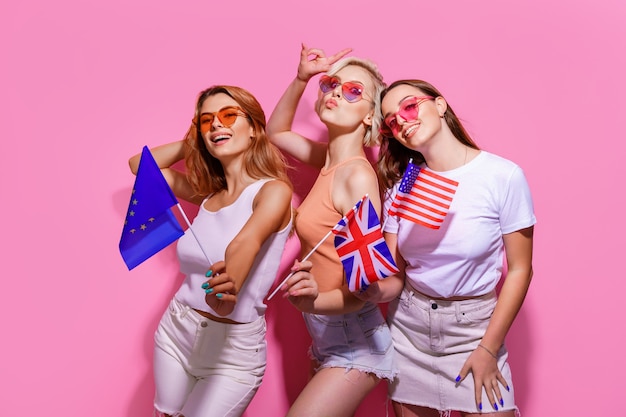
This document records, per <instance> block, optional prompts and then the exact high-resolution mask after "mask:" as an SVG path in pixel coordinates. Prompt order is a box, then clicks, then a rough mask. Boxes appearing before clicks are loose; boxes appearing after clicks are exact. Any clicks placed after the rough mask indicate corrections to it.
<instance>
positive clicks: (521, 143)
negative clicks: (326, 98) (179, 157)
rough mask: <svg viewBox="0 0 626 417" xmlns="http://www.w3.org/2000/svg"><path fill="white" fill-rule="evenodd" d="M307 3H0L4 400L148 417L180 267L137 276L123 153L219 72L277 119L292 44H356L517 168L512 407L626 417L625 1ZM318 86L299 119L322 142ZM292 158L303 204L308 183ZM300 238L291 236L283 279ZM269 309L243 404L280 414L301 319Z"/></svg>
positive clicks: (536, 412) (19, 409)
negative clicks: (128, 238) (521, 242)
mask: <svg viewBox="0 0 626 417" xmlns="http://www.w3.org/2000/svg"><path fill="white" fill-rule="evenodd" d="M310 4H311V5H310V6H307V5H305V4H303V3H302V2H298V1H291V0H269V1H262V2H261V1H251V0H240V1H236V2H232V1H206V0H205V1H202V2H199V1H187V2H165V1H161V2H154V1H145V0H137V1H128V0H126V1H120V0H113V1H108V2H90V1H79V0H59V1H54V2H51V1H43V0H39V1H28V0H25V1H20V2H10V4H9V2H8V1H6V2H3V4H2V6H0V46H1V49H0V50H1V55H0V59H1V61H2V65H1V67H0V73H1V77H0V91H1V93H0V96H1V97H2V100H1V101H0V103H1V104H0V106H1V107H2V108H1V112H0V132H1V134H2V152H1V153H0V158H1V164H0V167H1V169H2V172H1V173H0V174H1V175H0V182H1V183H0V185H1V190H2V193H3V197H2V199H3V204H2V213H3V218H4V219H5V220H4V224H3V227H2V236H3V238H4V239H3V240H4V242H5V243H4V249H3V250H2V252H1V253H2V267H3V274H2V275H3V278H2V290H1V291H0V313H1V314H0V329H1V331H2V343H1V344H0V409H2V413H3V414H5V415H25V416H35V415H66V416H91V417H100V416H127V417H135V416H148V415H150V413H151V402H152V393H153V380H152V374H151V357H152V335H153V332H154V329H155V326H156V324H157V322H158V320H159V318H160V315H161V313H162V311H163V310H164V308H165V306H166V305H167V303H168V301H169V299H170V297H171V295H172V294H173V292H174V291H175V289H176V288H177V286H178V284H179V282H180V279H181V276H180V275H179V274H178V272H177V264H176V261H175V256H174V251H173V246H170V247H168V248H167V249H166V250H164V251H163V252H161V253H159V254H158V255H156V256H155V257H153V258H151V259H150V260H148V261H147V262H145V263H144V264H143V265H141V266H139V267H138V268H136V269H135V270H133V271H132V272H128V271H127V269H126V267H125V265H124V263H123V262H122V259H121V256H120V254H119V252H118V247H117V245H118V241H119V236H120V233H121V228H122V222H123V218H124V213H125V210H126V208H127V204H128V198H129V193H130V188H131V186H132V183H133V180H134V178H133V177H132V175H131V174H130V171H129V169H128V167H127V159H128V157H129V156H130V155H132V154H134V153H136V152H139V151H140V149H141V147H142V146H143V145H149V146H154V145H157V144H160V143H163V142H165V141H169V140H172V139H178V138H180V137H181V136H182V134H183V133H184V132H185V131H186V129H187V126H188V123H189V121H190V118H191V116H192V110H193V105H194V99H195V97H196V94H197V93H198V92H199V91H200V90H201V89H203V88H205V87H207V86H209V85H211V84H216V83H220V84H235V85H240V86H242V87H245V88H247V89H249V90H251V91H252V92H253V93H254V94H255V95H256V96H257V97H258V99H259V100H260V102H261V103H262V105H263V106H264V108H265V109H266V111H267V114H268V115H269V113H270V112H271V110H272V109H273V106H274V105H275V104H276V101H277V100H278V98H279V96H280V94H281V93H282V92H283V89H284V87H285V86H286V85H287V83H288V82H289V81H290V80H291V78H292V77H293V76H294V75H295V71H296V65H297V62H298V53H299V48H300V42H302V41H303V42H306V43H308V44H310V45H312V46H318V47H321V48H324V49H326V50H327V52H335V51H337V50H339V49H340V48H343V47H346V46H350V47H352V48H354V53H353V54H354V55H357V56H362V57H367V58H371V59H373V60H375V61H376V62H377V63H378V64H379V66H380V69H381V71H382V72H383V74H384V75H385V78H386V80H387V81H388V82H390V81H393V80H395V79H398V78H405V77H416V78H423V79H426V80H428V81H431V82H432V83H434V84H435V85H436V86H438V87H439V88H440V89H441V90H442V92H443V94H444V95H445V96H446V97H447V98H448V100H449V102H450V103H451V104H452V105H453V107H454V109H455V110H456V112H457V114H459V115H460V116H461V118H462V119H463V120H464V121H465V123H466V126H467V128H468V129H469V130H470V132H471V134H472V135H473V136H474V138H475V139H476V141H477V142H478V143H479V144H480V146H482V147H483V148H484V149H486V150H489V151H492V152H495V153H497V154H500V155H502V156H505V157H508V158H510V159H512V160H514V161H515V162H517V163H518V164H520V165H521V166H522V167H523V168H524V170H525V172H526V175H527V177H528V180H529V182H530V185H531V189H532V192H533V195H534V200H535V207H536V214H537V217H538V224H537V227H536V233H535V239H536V240H535V242H536V246H535V261H534V267H535V278H534V281H533V284H532V286H531V289H530V293H529V294H528V297H527V300H526V303H525V305H524V307H523V309H522V311H521V313H520V315H519V317H518V319H517V321H516V322H515V324H514V327H513V329H512V331H511V333H510V334H509V337H508V339H507V343H508V346H509V349H510V351H511V357H512V359H511V366H512V368H513V373H514V378H515V380H514V382H515V385H516V388H517V394H518V402H519V406H520V407H521V409H522V412H523V413H524V416H528V417H535V416H539V417H543V416H586V415H609V414H611V415H626V411H624V410H623V408H617V407H620V405H621V400H622V396H623V394H624V382H623V380H624V375H626V354H625V353H624V352H625V349H624V339H625V338H624V333H625V331H624V325H623V317H622V316H623V311H624V309H623V303H624V299H623V297H622V295H623V292H624V287H625V285H626V284H625V283H624V278H625V274H624V267H623V266H622V264H621V262H620V261H619V259H623V258H622V256H624V246H625V245H624V243H623V240H622V239H623V236H624V235H625V233H626V227H625V221H624V214H623V213H624V199H623V193H624V184H623V183H624V178H625V176H624V170H623V166H624V155H625V152H626V145H625V139H626V137H625V134H624V129H623V122H618V121H621V120H623V118H624V113H625V110H626V106H625V104H624V102H625V95H626V91H625V90H626V89H625V82H624V76H625V74H626V55H625V54H624V51H625V49H626V48H625V46H626V42H625V41H626V25H625V24H624V22H625V21H626V6H625V5H624V2H623V1H622V0H603V1H591V0H569V1H564V0H563V1H546V0H526V1H519V2H514V1H500V0H485V1H437V2H434V1H429V2H426V1H417V0H415V1H410V2H409V1H364V0H359V1H357V0H354V1H345V2H339V1H337V0H321V1H317V2H311V3H310ZM381 18H384V20H380V19H381ZM314 96H315V88H313V86H311V88H309V89H308V90H307V93H306V96H305V98H304V102H303V105H302V107H301V112H299V114H298V117H297V122H296V123H297V128H298V129H299V130H301V131H302V132H304V133H307V134H309V135H312V137H322V135H323V130H322V126H321V125H320V123H319V121H318V120H317V119H316V117H315V116H314V115H313V114H312V111H311V106H312V101H313V98H314ZM297 168H298V170H299V171H300V174H298V175H294V176H293V177H294V179H297V183H296V189H297V192H298V195H297V196H296V199H297V200H299V199H300V198H301V197H302V195H303V194H304V193H305V192H306V191H307V189H308V186H309V185H310V183H311V180H312V176H311V171H310V170H307V169H305V168H302V167H300V166H297ZM186 208H187V209H188V214H190V215H193V214H194V213H193V210H192V208H191V207H189V206H186ZM296 252H297V245H295V242H293V241H292V242H291V244H290V246H289V250H288V251H287V252H286V254H285V259H284V263H283V269H282V270H281V277H282V276H284V274H285V271H286V269H287V267H288V265H289V264H290V263H291V261H292V259H293V257H294V256H295V254H296ZM267 317H268V322H269V333H268V342H269V345H270V355H269V363H268V370H267V375H266V379H265V382H264V384H263V386H262V387H261V389H260V391H259V393H258V395H257V397H256V398H255V399H254V401H253V403H252V404H251V406H250V408H249V411H248V412H247V413H246V416H248V417H250V416H265V415H267V416H280V415H282V414H283V413H284V412H285V411H286V410H287V408H288V405H289V403H290V402H291V401H293V399H294V398H295V396H296V395H297V393H298V391H299V389H300V388H301V387H302V386H303V384H304V382H305V374H306V356H305V350H306V346H307V345H308V340H307V337H308V336H307V335H306V331H305V329H304V327H303V324H302V321H301V318H300V317H299V314H298V313H297V312H296V311H295V310H294V309H293V308H292V307H291V306H290V305H289V304H288V303H287V302H285V301H283V300H281V299H279V298H276V299H274V300H272V301H271V302H270V305H269V309H268V314H267ZM384 401H385V395H384V387H383V386H381V387H380V388H379V389H377V390H376V392H375V393H373V394H372V395H371V396H370V397H369V398H368V399H367V401H366V403H365V405H364V406H362V407H361V409H360V411H359V413H358V417H367V416H382V415H384V411H383V410H384ZM616 408H617V409H616Z"/></svg>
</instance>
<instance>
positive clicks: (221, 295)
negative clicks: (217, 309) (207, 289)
mask: <svg viewBox="0 0 626 417" xmlns="http://www.w3.org/2000/svg"><path fill="white" fill-rule="evenodd" d="M215 296H216V297H217V298H222V297H223V296H224V294H222V293H219V294H215Z"/></svg>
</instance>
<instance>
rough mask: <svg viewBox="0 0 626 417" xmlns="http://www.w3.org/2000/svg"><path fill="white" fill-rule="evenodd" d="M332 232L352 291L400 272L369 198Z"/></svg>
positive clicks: (364, 199) (364, 198)
mask: <svg viewBox="0 0 626 417" xmlns="http://www.w3.org/2000/svg"><path fill="white" fill-rule="evenodd" d="M332 232H333V233H334V234H335V249H336V250H337V254H338V255H339V258H340V259H341V263H342V264H343V269H344V271H345V273H346V280H347V282H348V288H349V289H350V291H352V292H360V291H364V290H366V289H367V287H368V286H369V285H370V284H372V283H373V282H375V281H378V280H380V279H383V278H386V277H388V276H390V275H394V274H396V273H397V272H398V267H397V266H396V263H395V262H394V260H393V256H392V255H391V251H390V250H389V247H388V246H387V243H386V242H385V238H384V237H383V233H382V229H381V227H380V220H379V218H378V215H377V214H376V210H375V209H374V205H373V204H372V202H371V201H370V199H369V196H368V195H365V196H364V197H363V198H362V199H361V200H360V201H359V202H358V203H357V204H356V206H355V207H354V209H352V210H351V211H350V212H349V213H348V214H346V216H344V218H343V219H341V220H340V221H339V223H337V226H336V227H335V228H333V230H332Z"/></svg>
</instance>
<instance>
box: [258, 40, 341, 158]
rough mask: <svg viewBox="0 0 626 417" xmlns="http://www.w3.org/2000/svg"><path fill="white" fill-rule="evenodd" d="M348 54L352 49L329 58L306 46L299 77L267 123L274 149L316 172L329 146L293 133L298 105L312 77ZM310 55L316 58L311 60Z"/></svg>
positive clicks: (290, 85) (281, 99)
mask: <svg viewBox="0 0 626 417" xmlns="http://www.w3.org/2000/svg"><path fill="white" fill-rule="evenodd" d="M348 52H350V49H344V50H342V51H340V52H338V53H337V54H335V55H332V56H330V57H326V56H325V54H324V51H322V50H320V49H313V48H307V47H306V46H305V45H304V44H303V45H302V50H301V51H300V64H299V65H298V75H297V76H296V78H295V79H294V80H293V81H292V82H291V83H290V84H289V86H288V87H287V90H286V91H285V93H284V94H283V95H282V97H281V98H280V100H279V101H278V103H277V104H276V107H275V108H274V111H273V112H272V114H271V116H270V118H269V120H268V122H267V127H266V130H267V135H268V137H269V138H270V141H271V142H272V143H273V144H274V145H276V146H277V147H278V148H279V149H280V150H281V151H283V152H286V153H288V154H289V155H291V156H293V157H294V158H296V159H297V160H299V161H301V162H303V163H305V164H307V165H311V166H313V167H316V168H321V167H322V166H323V165H324V161H325V158H326V144H325V143H321V142H316V141H313V140H310V139H307V138H305V137H304V136H302V135H300V134H299V133H296V132H294V131H292V130H291V129H292V125H293V119H294V116H295V114H296V109H297V108H298V103H299V102H300V99H301V98H302V94H303V93H304V90H305V88H306V85H307V83H308V82H309V80H310V79H311V77H313V76H314V75H316V74H318V73H320V72H324V71H327V70H328V69H329V68H330V66H331V65H332V64H333V63H335V62H336V61H337V60H339V58H341V57H343V56H344V55H346V54H347V53H348ZM311 55H312V56H313V58H312V59H309V56H311Z"/></svg>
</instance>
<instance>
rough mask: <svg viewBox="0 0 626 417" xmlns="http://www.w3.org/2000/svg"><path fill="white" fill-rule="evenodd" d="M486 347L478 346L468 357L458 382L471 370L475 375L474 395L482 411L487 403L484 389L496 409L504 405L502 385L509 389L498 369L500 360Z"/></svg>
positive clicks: (491, 404)
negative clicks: (483, 398)
mask: <svg viewBox="0 0 626 417" xmlns="http://www.w3.org/2000/svg"><path fill="white" fill-rule="evenodd" d="M492 353H493V352H491V351H488V350H487V349H486V348H483V347H481V346H479V347H477V348H476V349H475V350H474V351H473V352H472V354H471V355H470V356H469V358H467V360H466V361H465V364H464V365H463V368H462V369H461V372H460V373H459V376H458V377H457V384H461V383H462V382H463V380H464V379H465V377H466V376H467V375H468V374H469V373H470V372H471V373H472V375H473V377H474V396H475V400H476V406H477V407H478V409H479V410H481V411H486V409H485V404H482V391H483V388H484V389H485V393H486V394H487V398H488V399H489V402H490V406H491V407H493V409H494V410H496V411H497V410H498V407H502V406H503V405H504V401H503V400H502V394H501V392H500V385H502V388H504V389H506V390H507V391H508V390H509V384H508V383H507V381H506V380H505V379H504V377H503V376H502V374H501V373H500V370H499V369H498V361H497V359H496V358H495V357H494V355H493V354H492Z"/></svg>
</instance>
